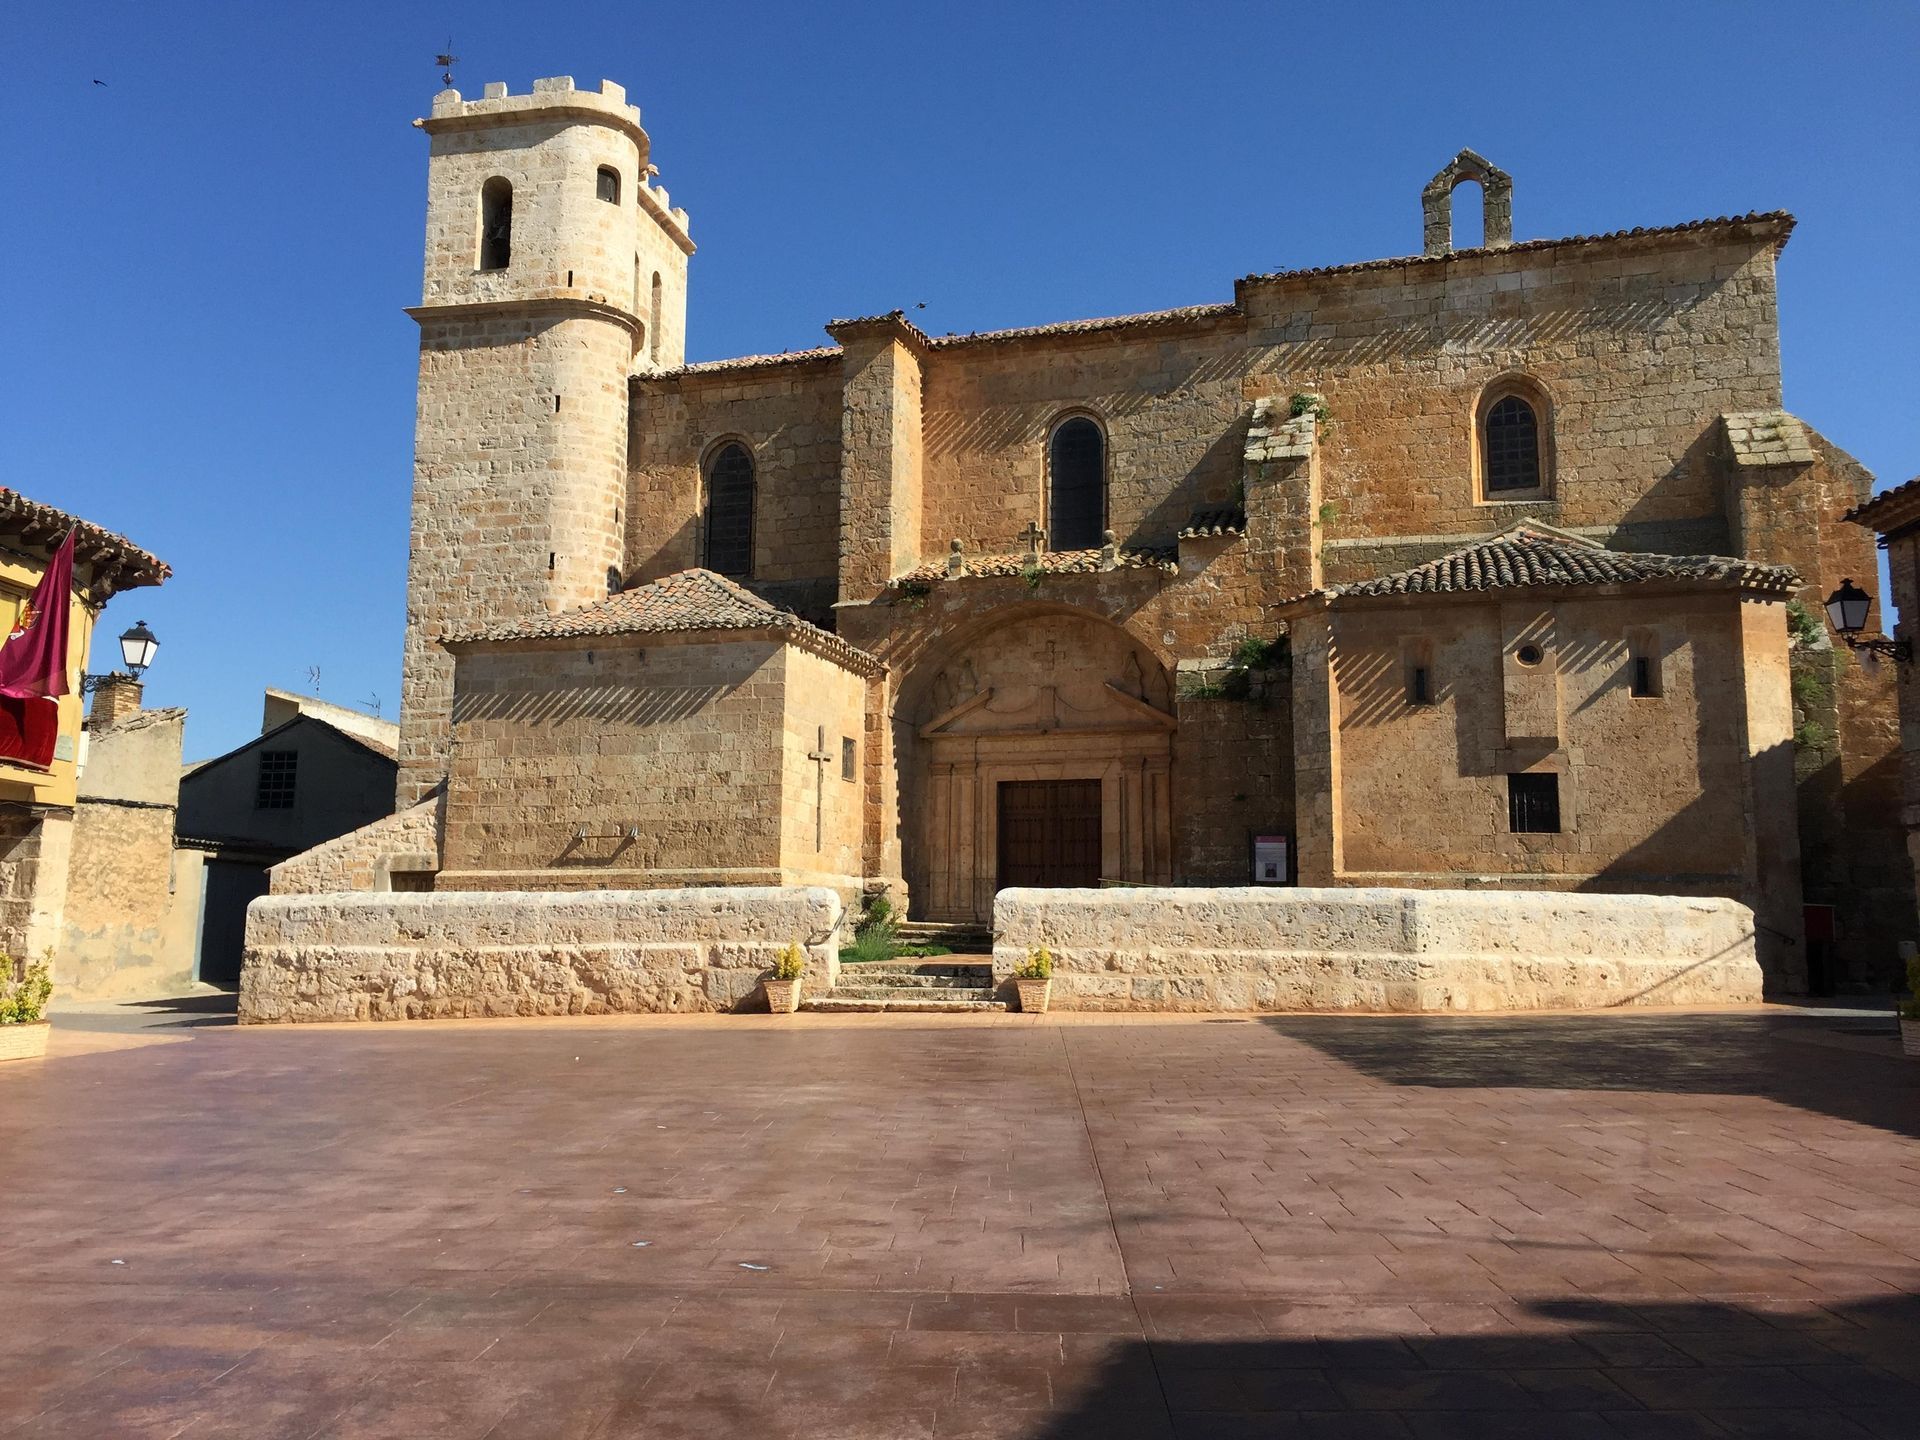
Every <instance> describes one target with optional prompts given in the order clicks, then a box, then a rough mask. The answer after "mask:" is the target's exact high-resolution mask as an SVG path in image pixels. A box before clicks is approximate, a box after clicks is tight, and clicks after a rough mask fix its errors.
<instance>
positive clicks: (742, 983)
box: [240, 886, 845, 1023]
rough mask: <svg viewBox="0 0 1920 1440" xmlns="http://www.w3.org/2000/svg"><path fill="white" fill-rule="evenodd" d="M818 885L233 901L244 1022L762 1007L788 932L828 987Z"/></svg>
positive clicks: (832, 974) (833, 929)
mask: <svg viewBox="0 0 1920 1440" xmlns="http://www.w3.org/2000/svg"><path fill="white" fill-rule="evenodd" d="M844 923H845V911H844V909H843V907H842V906H841V903H840V899H839V897H838V896H837V895H836V894H835V893H834V892H833V891H831V890H828V889H824V888H819V887H787V888H774V887H750V886H734V887H728V888H724V889H722V888H711V889H698V890H598V891H571V892H530V891H436V892H432V893H426V894H415V893H407V892H392V893H375V894H331V895H269V896H266V897H264V898H262V899H259V900H256V901H254V902H253V904H252V905H251V906H250V907H249V908H248V911H247V953H246V960H245V963H244V964H243V966H242V968H241V973H240V1019H241V1021H242V1023H262V1022H272V1021H312V1020H423V1019H463V1018H475V1017H481V1016H505V1015H597V1014H622V1013H626V1014H633V1013H663V1012H665V1013H673V1012H682V1011H698V1010H740V1009H748V1008H755V1007H757V1008H760V1009H765V1008H766V1006H765V1001H764V1000H763V999H762V997H761V991H760V982H761V980H762V979H763V978H764V977H765V976H766V975H767V974H769V973H770V972H771V971H772V969H773V962H774V960H775V958H776V957H777V956H778V954H779V952H780V950H781V949H782V948H783V947H785V946H787V945H789V944H798V945H800V946H801V947H802V948H803V949H805V950H806V951H807V961H808V971H809V973H810V974H811V975H813V976H815V977H818V978H819V979H820V980H822V981H824V983H825V984H826V985H828V986H831V985H832V984H833V983H834V980H835V978H836V977H837V975H838V973H839V966H840V961H839V952H838V948H837V947H838V943H839V939H840V934H841V930H842V928H843V926H844Z"/></svg>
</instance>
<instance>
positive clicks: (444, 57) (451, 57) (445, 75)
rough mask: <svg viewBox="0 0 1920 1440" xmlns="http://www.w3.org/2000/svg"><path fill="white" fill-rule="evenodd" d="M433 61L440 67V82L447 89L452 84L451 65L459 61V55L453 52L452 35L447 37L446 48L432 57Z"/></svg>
mask: <svg viewBox="0 0 1920 1440" xmlns="http://www.w3.org/2000/svg"><path fill="white" fill-rule="evenodd" d="M433 63H434V64H436V65H438V66H439V67H440V83H441V84H442V85H445V86H447V87H448V88H449V89H451V88H452V86H453V67H454V66H456V65H458V64H459V63H460V57H459V56H458V55H456V54H454V53H453V37H452V36H451V35H449V36H448V37H447V48H446V49H445V50H442V51H441V52H440V53H439V54H438V55H436V56H434V57H433Z"/></svg>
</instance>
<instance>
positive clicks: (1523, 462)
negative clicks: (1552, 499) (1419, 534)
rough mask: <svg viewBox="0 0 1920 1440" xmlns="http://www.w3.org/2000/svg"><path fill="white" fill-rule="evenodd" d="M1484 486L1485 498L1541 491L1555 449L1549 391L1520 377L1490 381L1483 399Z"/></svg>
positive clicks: (1481, 448) (1480, 439)
mask: <svg viewBox="0 0 1920 1440" xmlns="http://www.w3.org/2000/svg"><path fill="white" fill-rule="evenodd" d="M1477 428H1478V434H1477V435H1476V436H1475V437H1474V438H1475V442H1476V446H1477V448H1478V450H1479V454H1478V456H1477V459H1478V461H1479V465H1478V469H1479V472H1480V492H1481V494H1482V496H1483V497H1484V498H1486V499H1489V500H1492V499H1498V498H1500V497H1502V496H1508V497H1520V496H1527V495H1529V494H1531V495H1542V494H1544V493H1545V492H1546V490H1547V482H1548V471H1549V465H1548V458H1549V456H1550V455H1551V454H1552V436H1551V434H1550V433H1549V411H1548V407H1547V397H1546V396H1545V394H1543V393H1542V392H1541V391H1540V390H1539V387H1537V386H1535V385H1533V384H1532V383H1530V382H1528V381H1526V380H1524V379H1521V378H1519V377H1515V378H1511V379H1508V380H1505V381H1502V382H1499V383H1497V384H1495V385H1493V386H1491V387H1490V388H1489V389H1488V390H1487V392H1486V394H1485V395H1483V396H1482V397H1481V400H1480V411H1479V418H1478V425H1477Z"/></svg>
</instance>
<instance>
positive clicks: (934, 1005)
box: [800, 991, 1007, 1015]
mask: <svg viewBox="0 0 1920 1440" xmlns="http://www.w3.org/2000/svg"><path fill="white" fill-rule="evenodd" d="M800 1008H801V1009H802V1010H805V1011H812V1012H813V1013H814V1014H816V1015H821V1014H843V1015H845V1014H859V1013H885V1014H906V1015H975V1014H979V1015H1002V1014H1005V1013H1006V1009H1007V1007H1006V1004H1005V1002H1004V1001H1000V1000H934V999H925V998H915V999H894V1000H858V999H845V998H842V997H841V996H840V994H839V992H837V991H836V992H835V993H834V994H831V995H820V996H811V997H808V998H806V999H803V1000H802V1001H801V1002H800Z"/></svg>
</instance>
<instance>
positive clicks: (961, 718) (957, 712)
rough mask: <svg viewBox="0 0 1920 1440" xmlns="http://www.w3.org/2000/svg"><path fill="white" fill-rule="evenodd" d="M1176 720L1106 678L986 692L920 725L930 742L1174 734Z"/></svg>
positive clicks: (1021, 686)
mask: <svg viewBox="0 0 1920 1440" xmlns="http://www.w3.org/2000/svg"><path fill="white" fill-rule="evenodd" d="M1173 728H1174V719H1173V716H1171V715H1169V714H1167V713H1166V711H1164V710H1161V709H1160V708H1158V707H1157V706H1154V705H1150V704H1148V703H1147V702H1146V701H1145V700H1142V699H1139V698H1138V697H1137V696H1133V695H1129V694H1128V693H1127V692H1126V691H1125V690H1122V689H1121V688H1120V687H1119V686H1117V685H1115V684H1113V683H1112V682H1111V681H1106V680H1098V681H1095V680H1085V679H1082V680H1078V681H1068V682H1066V683H1064V684H1054V685H1019V686H1014V687H1012V688H1011V689H1009V690H1007V691H999V690H992V689H987V690H982V691H980V692H979V693H978V694H976V695H973V696H971V697H969V698H968V699H966V700H963V701H961V702H960V703H959V704H957V705H955V706H953V707H952V708H951V709H949V710H947V711H946V712H945V713H944V714H941V715H936V716H935V717H934V718H933V719H932V720H930V721H928V722H927V723H926V724H925V725H922V726H921V727H920V735H921V738H922V739H926V740H942V739H949V738H953V739H958V738H962V737H965V738H979V737H985V736H993V735H1005V736H1008V737H1012V736H1016V735H1025V736H1040V735H1045V736H1056V735H1057V736H1059V737H1061V738H1062V739H1066V738H1070V737H1073V736H1076V735H1111V734H1126V733H1147V734H1153V733H1157V732H1168V731H1171V730H1173Z"/></svg>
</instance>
